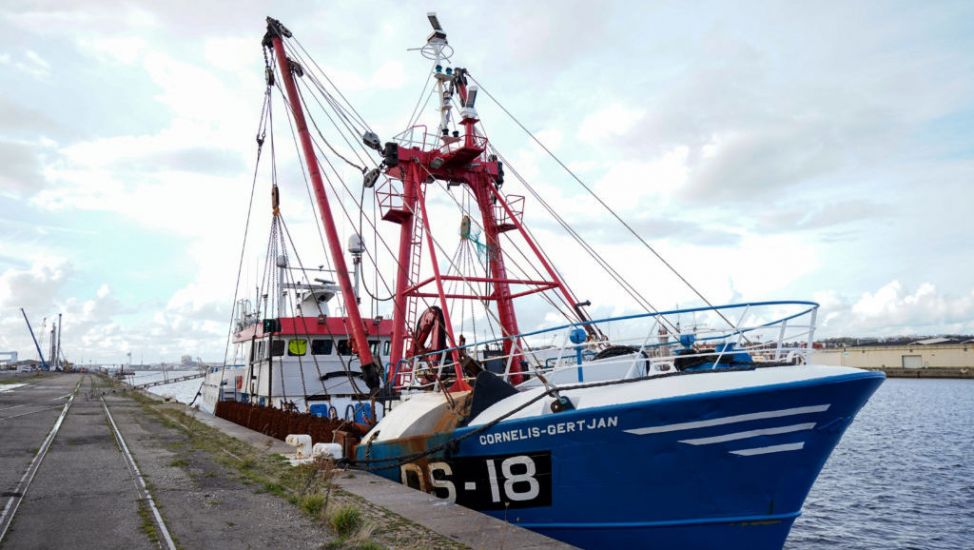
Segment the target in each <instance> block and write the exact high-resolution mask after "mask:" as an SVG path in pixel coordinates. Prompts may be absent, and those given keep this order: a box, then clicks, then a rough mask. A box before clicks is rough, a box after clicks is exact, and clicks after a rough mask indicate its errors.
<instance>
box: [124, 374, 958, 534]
mask: <svg viewBox="0 0 974 550" xmlns="http://www.w3.org/2000/svg"><path fill="white" fill-rule="evenodd" d="M170 376H172V374H171V373H170ZM162 378H163V374H162V373H161V372H153V371H140V372H139V373H137V376H136V378H135V383H136V384H139V383H145V382H150V381H153V380H161V379H162ZM199 386H200V380H187V381H184V382H178V383H175V384H167V385H162V386H155V387H153V388H150V389H149V391H152V392H153V393H156V394H159V395H163V396H171V397H173V398H175V399H177V400H179V401H182V402H189V401H190V400H192V398H193V396H194V395H196V392H197V390H198V388H199ZM785 548H787V549H788V550H801V549H805V548H828V549H829V550H838V549H849V550H852V549H856V550H859V549H864V548H923V549H944V550H947V549H950V550H954V549H959V548H974V380H905V379H891V380H887V381H886V382H885V383H884V384H883V385H882V386H881V387H880V389H879V391H877V392H876V394H875V395H874V396H873V398H872V399H871V400H870V401H869V403H868V404H867V405H866V407H865V408H864V409H863V410H862V412H861V413H860V414H859V416H858V417H857V419H856V421H855V422H854V423H853V424H852V426H851V427H850V428H849V430H848V431H847V432H846V435H845V437H844V438H843V439H842V442H841V443H840V444H839V446H838V448H836V450H835V452H834V453H833V454H832V457H831V458H830V459H829V462H828V464H826V466H825V470H824V471H823V472H822V474H821V475H820V476H819V479H818V481H817V482H816V483H815V486H814V487H813V488H812V492H811V494H809V496H808V499H807V500H806V502H805V508H804V512H803V514H802V516H801V517H800V518H799V519H798V520H797V521H796V522H795V525H794V527H793V528H792V530H791V535H790V536H789V537H788V542H787V543H786V545H785Z"/></svg>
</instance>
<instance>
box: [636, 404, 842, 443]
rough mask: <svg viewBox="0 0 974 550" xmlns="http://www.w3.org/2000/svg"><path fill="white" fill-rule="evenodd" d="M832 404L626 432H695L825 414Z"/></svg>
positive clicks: (640, 433) (641, 433)
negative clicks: (772, 419) (767, 419)
mask: <svg viewBox="0 0 974 550" xmlns="http://www.w3.org/2000/svg"><path fill="white" fill-rule="evenodd" d="M830 406H831V404H829V403H826V404H825V405H811V406H808V407H795V408H794V409H780V410H777V411H764V412H756V413H748V414H738V415H734V416H724V417H721V418H711V419H710V420H697V421H695V422H679V423H677V424H666V425H664V426H649V427H647V428H635V429H632V430H626V433H631V434H635V435H648V434H658V433H664V432H678V431H681V430H695V429H697V428H709V427H710V426H723V425H724V424H736V423H738V422H748V421H751V420H764V419H766V418H781V417H783V416H795V415H798V414H809V413H817V412H824V411H827V410H828V409H829V407H830Z"/></svg>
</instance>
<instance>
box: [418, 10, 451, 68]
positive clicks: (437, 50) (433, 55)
mask: <svg viewBox="0 0 974 550" xmlns="http://www.w3.org/2000/svg"><path fill="white" fill-rule="evenodd" d="M426 18H427V19H429V21H430V25H431V26H432V27H433V32H431V33H430V35H429V36H427V37H426V45H425V46H423V47H422V48H410V51H416V50H419V52H420V53H422V54H423V57H425V58H426V59H429V60H432V61H436V62H437V63H442V62H443V60H444V59H450V57H451V56H452V55H453V47H451V46H450V45H449V44H448V43H447V41H446V31H445V30H443V25H441V24H440V19H439V18H438V17H437V16H436V12H434V11H431V12H429V13H427V14H426Z"/></svg>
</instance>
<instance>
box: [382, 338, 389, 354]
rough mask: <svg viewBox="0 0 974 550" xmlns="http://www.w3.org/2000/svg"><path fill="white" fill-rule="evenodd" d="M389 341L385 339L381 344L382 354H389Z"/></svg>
mask: <svg viewBox="0 0 974 550" xmlns="http://www.w3.org/2000/svg"><path fill="white" fill-rule="evenodd" d="M389 346H390V342H389V341H388V340H386V341H385V342H383V345H382V355H389Z"/></svg>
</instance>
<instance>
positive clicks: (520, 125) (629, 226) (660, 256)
mask: <svg viewBox="0 0 974 550" xmlns="http://www.w3.org/2000/svg"><path fill="white" fill-rule="evenodd" d="M467 76H468V77H469V78H470V80H473V81H474V82H475V83H476V84H477V86H478V87H480V90H481V91H483V92H484V94H486V95H487V97H489V98H490V99H491V100H492V101H493V102H494V104H496V105H497V106H498V107H500V109H501V110H502V111H504V114H506V115H507V116H508V117H509V118H510V119H511V120H512V121H514V124H516V125H517V126H518V127H519V128H521V130H523V131H524V132H525V133H526V134H527V135H528V136H529V137H530V138H531V139H532V140H533V141H534V142H535V143H536V144H537V145H538V146H539V147H541V149H543V150H544V152H545V153H547V154H548V156H550V157H551V158H552V159H553V160H554V161H555V162H556V163H558V165H559V166H561V167H562V169H564V170H565V171H566V172H568V175H570V176H571V177H572V179H574V180H575V181H576V182H577V183H578V184H579V185H581V186H582V188H583V189H585V191H587V192H588V194H589V195H591V196H592V198H594V199H595V200H596V201H597V202H598V203H599V204H600V205H602V207H603V208H604V209H605V210H606V211H607V212H608V213H609V214H611V215H612V217H613V218H615V219H616V221H618V222H619V223H620V224H622V226H623V227H625V228H626V230H627V231H628V232H629V233H631V234H632V236H633V237H635V238H636V240H638V241H639V242H640V243H642V245H643V246H644V247H645V248H646V249H647V250H649V251H650V252H652V253H653V255H654V256H656V258H657V259H658V260H659V261H660V262H662V263H663V265H664V266H666V267H667V269H669V270H670V271H671V272H672V273H673V274H674V275H676V276H677V278H679V279H680V281H682V282H683V284H685V285H686V286H687V288H689V289H690V290H692V291H693V293H694V294H696V295H697V297H698V298H700V299H701V300H702V301H703V303H705V304H707V306H708V307H711V308H713V307H714V305H713V304H712V303H710V300H707V298H706V297H705V296H704V295H703V294H702V293H701V292H700V291H699V290H697V288H696V287H695V286H693V284H691V283H690V281H688V280H687V279H686V277H684V276H683V275H682V274H681V273H680V272H679V271H677V269H676V268H675V267H673V265H672V264H670V263H669V262H668V261H666V259H665V258H663V256H662V255H661V254H660V253H659V252H657V251H656V249H655V248H653V246H652V245H650V244H649V243H648V242H646V240H645V239H643V238H642V236H641V235H640V234H639V233H637V232H636V230H635V229H633V228H632V226H631V225H629V224H628V223H627V222H626V221H625V220H623V219H622V217H620V216H619V214H617V213H616V212H615V210H613V209H612V208H611V207H610V206H609V205H608V204H606V202H605V201H603V200H602V198H601V197H600V196H599V195H598V194H596V193H595V191H593V190H592V188H591V187H589V186H588V185H587V184H586V183H585V182H584V181H582V179H581V178H579V177H578V175H576V174H575V172H574V171H572V169H571V168H569V167H568V166H567V165H566V164H565V163H564V162H562V160H561V159H560V158H558V156H557V155H555V154H554V153H553V152H552V151H551V149H548V147H547V146H545V144H544V143H542V142H541V140H540V139H538V137H537V136H535V135H534V133H532V132H531V130H529V129H528V128H527V127H526V126H524V124H522V123H521V121H520V120H518V118H517V117H515V116H514V115H513V114H512V113H511V112H510V111H509V110H507V108H506V107H505V106H504V105H503V104H502V103H501V102H500V101H499V100H498V99H497V98H496V97H494V95H493V94H491V93H490V92H489V91H488V90H487V89H486V88H484V85H483V84H482V83H481V82H480V81H479V80H477V79H476V78H474V77H473V75H471V74H470V73H469V72H468V73H467ZM714 311H715V313H717V315H719V316H720V318H721V319H723V320H724V321H725V322H726V323H727V324H728V325H729V326H731V327H734V323H733V321H731V320H730V319H728V318H727V317H726V316H725V315H724V314H723V313H721V312H720V311H717V310H714Z"/></svg>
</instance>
